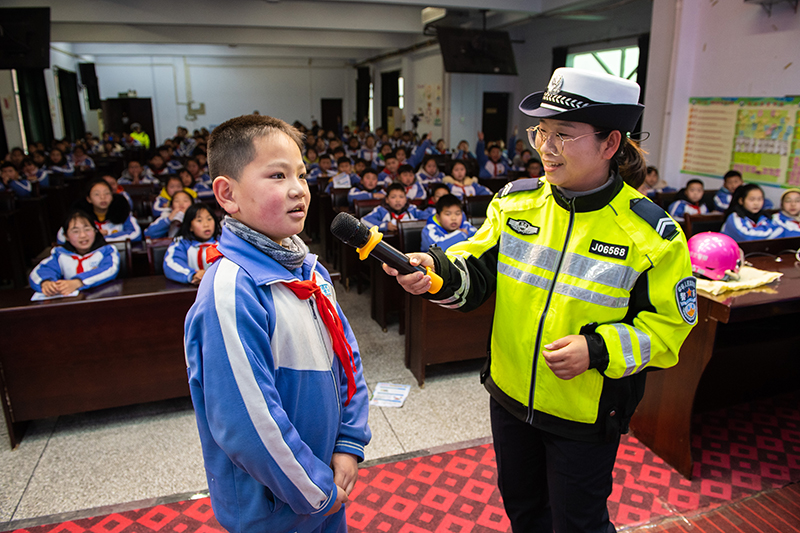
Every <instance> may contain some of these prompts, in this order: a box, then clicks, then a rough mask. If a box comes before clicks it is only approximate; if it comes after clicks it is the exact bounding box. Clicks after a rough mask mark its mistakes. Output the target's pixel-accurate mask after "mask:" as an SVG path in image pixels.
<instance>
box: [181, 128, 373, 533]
mask: <svg viewBox="0 0 800 533" xmlns="http://www.w3.org/2000/svg"><path fill="white" fill-rule="evenodd" d="M302 146H303V142H302V138H301V135H300V133H299V132H298V131H297V130H296V129H295V128H293V127H292V126H289V125H288V124H287V123H285V122H283V121H282V120H279V119H275V118H272V117H268V116H264V115H249V116H242V117H238V118H234V119H231V120H228V121H227V122H224V123H223V124H220V125H219V126H217V127H216V128H214V132H213V133H212V134H211V138H210V140H209V145H208V155H209V165H210V170H211V175H213V176H215V179H214V185H213V187H214V194H215V196H216V198H217V201H218V202H219V204H220V206H221V207H222V208H223V209H224V210H225V211H226V212H227V213H228V215H229V216H228V217H226V218H225V221H224V223H223V229H222V234H221V235H220V238H219V247H218V249H217V250H215V251H214V252H212V253H211V254H210V261H209V262H211V266H210V267H209V268H208V270H207V271H206V274H205V275H204V276H203V280H202V282H201V283H200V287H199V290H198V292H197V300H196V302H195V304H194V306H192V308H191V309H190V311H189V314H188V315H187V317H186V331H185V339H186V340H185V342H186V359H187V363H188V374H189V386H190V391H191V396H192V402H193V403H194V408H195V413H196V417H197V425H198V429H199V433H200V442H201V444H202V447H203V458H204V460H205V467H206V475H207V479H208V485H209V492H210V495H211V504H212V507H213V509H214V515H215V516H216V517H217V520H219V522H220V524H221V525H222V526H223V527H224V528H225V529H226V530H227V531H230V532H231V533H239V532H247V533H251V532H253V531H270V532H274V533H288V532H295V531H302V532H334V531H346V527H347V526H346V523H345V522H346V517H345V510H344V508H343V507H342V504H343V503H345V502H347V501H348V494H349V493H350V492H351V491H352V490H353V487H354V486H355V483H356V480H357V477H358V462H359V461H361V460H362V459H363V456H364V446H365V445H366V444H367V443H368V442H369V440H370V430H369V427H368V425H367V417H368V412H369V408H368V391H367V387H366V385H365V382H364V378H363V375H362V371H361V358H360V356H359V349H358V344H357V343H356V340H355V337H354V336H353V331H352V329H351V328H350V324H349V323H348V322H347V319H346V318H345V316H344V314H343V313H342V310H341V308H340V307H339V305H338V303H336V295H335V293H334V291H333V285H332V284H331V280H330V277H329V275H328V272H327V271H326V270H325V268H324V267H322V266H321V265H320V264H319V263H318V262H317V258H316V256H314V255H312V254H310V253H309V252H308V248H307V247H306V245H305V244H304V243H303V241H302V240H301V239H300V238H299V237H298V236H297V234H298V233H300V231H301V230H302V229H303V223H304V222H305V218H306V214H307V212H308V204H309V191H308V185H307V183H306V180H305V172H306V169H305V165H304V164H303V157H302V153H301V149H302Z"/></svg>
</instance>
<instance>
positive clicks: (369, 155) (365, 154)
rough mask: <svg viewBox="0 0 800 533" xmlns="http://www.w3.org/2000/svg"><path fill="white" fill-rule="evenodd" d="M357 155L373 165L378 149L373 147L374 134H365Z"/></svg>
mask: <svg viewBox="0 0 800 533" xmlns="http://www.w3.org/2000/svg"><path fill="white" fill-rule="evenodd" d="M358 157H360V158H361V159H363V160H364V161H366V162H367V163H368V164H369V165H373V164H374V163H375V160H376V159H378V149H377V148H376V147H375V136H374V135H367V138H366V140H365V141H364V146H363V148H361V150H359V152H358Z"/></svg>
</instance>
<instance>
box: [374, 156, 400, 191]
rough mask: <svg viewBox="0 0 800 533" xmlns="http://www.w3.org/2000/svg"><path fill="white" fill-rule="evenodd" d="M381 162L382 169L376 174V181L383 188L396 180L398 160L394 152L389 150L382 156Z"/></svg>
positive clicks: (398, 166)
mask: <svg viewBox="0 0 800 533" xmlns="http://www.w3.org/2000/svg"><path fill="white" fill-rule="evenodd" d="M383 163H384V165H383V170H382V171H381V173H380V174H378V181H379V182H380V184H381V185H382V186H383V188H384V189H385V188H386V187H388V186H389V185H391V184H392V183H394V182H395V181H397V169H398V168H400V161H399V160H398V159H397V156H396V155H395V154H394V152H390V153H388V154H387V155H385V156H384V161H383Z"/></svg>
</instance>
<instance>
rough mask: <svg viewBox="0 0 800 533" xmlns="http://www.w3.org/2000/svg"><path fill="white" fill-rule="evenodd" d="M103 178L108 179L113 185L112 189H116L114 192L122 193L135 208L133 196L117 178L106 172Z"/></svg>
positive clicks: (107, 181)
mask: <svg viewBox="0 0 800 533" xmlns="http://www.w3.org/2000/svg"><path fill="white" fill-rule="evenodd" d="M103 179H104V180H106V183H108V184H109V185H110V186H111V190H112V191H114V194H121V195H122V196H124V197H125V199H126V200H127V201H128V205H129V206H131V209H133V198H131V195H130V194H128V193H127V192H125V188H124V187H123V186H122V185H120V184H119V182H118V181H117V178H115V177H114V176H112V175H111V174H106V175H104V176H103Z"/></svg>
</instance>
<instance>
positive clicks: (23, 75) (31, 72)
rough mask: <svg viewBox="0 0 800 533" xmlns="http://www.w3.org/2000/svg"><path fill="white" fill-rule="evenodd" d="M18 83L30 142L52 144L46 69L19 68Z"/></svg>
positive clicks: (27, 136)
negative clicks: (45, 78)
mask: <svg viewBox="0 0 800 533" xmlns="http://www.w3.org/2000/svg"><path fill="white" fill-rule="evenodd" d="M17 83H18V85H19V99H20V104H21V106H22V122H23V123H24V124H25V137H26V138H27V139H28V144H30V143H33V142H41V143H44V145H45V146H50V145H51V144H52V142H53V121H52V120H51V118H50V105H49V104H48V100H47V87H46V86H45V84H44V69H35V68H21V69H17Z"/></svg>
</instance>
